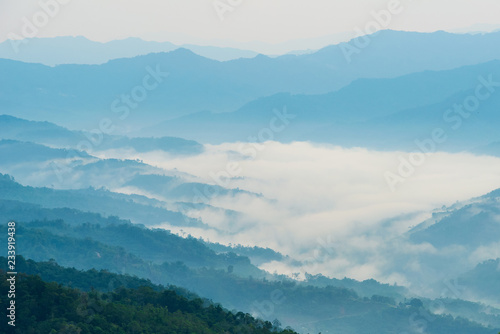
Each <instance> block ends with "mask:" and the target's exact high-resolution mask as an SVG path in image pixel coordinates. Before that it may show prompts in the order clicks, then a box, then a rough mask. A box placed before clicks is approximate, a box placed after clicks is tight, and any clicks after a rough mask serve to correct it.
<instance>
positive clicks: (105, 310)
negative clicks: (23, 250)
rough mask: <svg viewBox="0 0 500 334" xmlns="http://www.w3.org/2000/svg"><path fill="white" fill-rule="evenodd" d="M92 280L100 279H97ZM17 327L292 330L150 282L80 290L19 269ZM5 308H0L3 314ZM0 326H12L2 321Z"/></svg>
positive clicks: (29, 330)
mask: <svg viewBox="0 0 500 334" xmlns="http://www.w3.org/2000/svg"><path fill="white" fill-rule="evenodd" d="M7 278H8V276H7V275H6V274H5V273H4V272H2V273H0V281H1V283H0V284H1V285H0V290H1V291H0V292H1V296H0V304H2V305H6V302H7V301H6V299H7V291H8V282H7ZM97 284H99V283H98V282H97ZM15 301H16V327H15V329H16V332H17V333H23V334H38V333H40V334H46V333H49V334H56V333H61V334H62V333H80V334H115V333H116V334H122V333H123V334H125V333H141V334H149V333H151V334H153V333H154V334H157V333H172V334H176V333H179V334H180V333H183V334H184V333H185V334H190V333H197V334H202V333H203V334H205V333H206V334H211V333H256V334H259V333H262V334H268V333H273V332H276V333H294V332H293V331H292V330H288V329H287V330H281V329H279V328H276V327H275V326H273V324H272V323H271V322H268V321H261V320H256V319H254V318H253V317H252V316H250V315H249V314H245V313H242V312H239V313H236V314H234V313H231V312H228V311H226V310H224V309H223V308H222V307H221V306H219V305H204V301H203V300H201V299H193V300H188V299H186V298H185V297H182V296H179V295H178V294H177V293H176V292H175V291H172V290H163V291H155V289H154V288H153V287H150V286H142V287H139V288H136V289H127V288H119V289H117V290H116V291H114V292H109V293H100V292H98V291H96V290H92V291H91V292H88V293H87V292H82V291H80V290H77V289H72V288H67V287H63V286H61V285H59V284H57V283H46V282H44V281H42V280H41V279H40V277H38V276H33V275H24V274H20V275H19V276H18V279H17V284H16V299H15ZM6 312H7V311H6V308H2V309H1V310H0V316H1V318H2V319H7V318H6ZM0 331H1V332H2V333H8V332H10V331H12V327H9V325H8V324H7V322H6V321H2V322H0Z"/></svg>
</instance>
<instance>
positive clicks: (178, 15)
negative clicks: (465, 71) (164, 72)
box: [0, 0, 500, 53]
mask: <svg viewBox="0 0 500 334" xmlns="http://www.w3.org/2000/svg"><path fill="white" fill-rule="evenodd" d="M44 8H45V12H50V13H49V14H51V15H48V16H47V15H45V17H44V14H43V11H44ZM389 9H392V12H393V13H391V12H388V10H389ZM387 12H388V13H389V14H390V15H389V16H387V15H383V14H380V13H387ZM374 13H378V14H380V15H379V19H378V21H377V20H376V18H375V16H377V15H374ZM27 22H29V23H27ZM37 22H38V27H37V26H35V28H36V30H37V31H36V34H34V35H35V37H54V36H85V37H87V38H88V39H91V40H94V41H100V42H106V41H110V40H116V39H124V38H127V37H140V38H142V39H145V40H154V41H170V42H173V43H175V44H189V43H192V44H202V45H214V46H226V47H238V48H245V49H252V50H255V51H259V52H263V53H282V52H288V51H291V50H303V49H309V48H311V49H314V48H319V47H322V46H324V45H327V44H334V43H338V42H341V41H345V40H349V39H351V38H353V37H355V36H357V35H358V34H359V33H360V32H361V33H365V32H367V30H369V29H367V27H375V29H376V27H377V25H376V24H375V25H374V24H373V23H374V22H380V23H379V24H378V26H379V27H380V28H384V29H393V30H409V31H421V32H431V31H437V30H447V31H461V32H464V31H476V30H481V31H491V30H495V29H498V28H500V1H498V0H476V1H470V0H349V1H347V0H307V1H304V0H251V1H250V0H189V1H186V0H142V1H130V0H106V1H103V0H39V1H36V0H26V1H17V0H0V33H1V34H0V42H1V41H4V40H5V39H7V38H11V39H12V38H15V37H16V36H17V37H21V38H22V37H26V36H24V35H26V34H23V28H24V27H25V26H26V25H29V24H30V23H31V24H35V23H37ZM370 29H371V28H370ZM25 30H26V29H25ZM28 30H29V29H28Z"/></svg>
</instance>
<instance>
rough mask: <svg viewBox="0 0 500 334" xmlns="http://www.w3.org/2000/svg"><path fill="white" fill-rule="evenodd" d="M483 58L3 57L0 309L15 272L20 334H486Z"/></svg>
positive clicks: (496, 76) (194, 50)
mask: <svg viewBox="0 0 500 334" xmlns="http://www.w3.org/2000/svg"><path fill="white" fill-rule="evenodd" d="M367 40H368V41H369V42H368V44H366V43H367V42H366V41H367ZM499 41H500V32H498V31H497V32H490V33H481V34H454V33H449V32H444V31H437V32H433V33H417V32H408V31H395V30H383V31H380V32H378V33H376V34H373V35H372V34H367V35H365V36H360V37H357V38H354V39H352V40H349V41H345V42H342V43H339V44H333V45H328V46H326V47H324V48H321V49H318V50H309V51H308V52H298V51H297V52H296V53H290V54H281V55H262V54H258V53H257V52H255V51H254V50H243V49H237V48H217V47H208V46H200V45H192V44H189V43H183V45H182V47H179V46H178V45H176V43H166V42H165V43H154V42H147V41H144V40H140V39H125V40H120V41H112V42H107V43H97V42H93V41H90V40H88V39H85V38H81V37H70V36H66V37H57V38H56V37H55V38H34V39H27V41H26V43H27V45H25V46H26V48H27V51H26V53H24V54H21V55H17V54H16V53H12V52H11V50H10V47H11V46H12V43H15V42H13V41H12V40H10V41H9V40H6V41H4V42H2V43H0V78H1V79H2V80H1V81H0V226H1V231H2V233H4V234H3V235H4V236H5V237H2V238H0V247H1V248H2V249H5V250H7V249H8V250H11V248H12V245H13V243H15V250H16V252H17V253H15V255H16V256H17V257H16V256H14V262H15V266H14V267H10V266H11V264H10V263H11V262H9V261H12V260H11V258H10V257H9V254H10V253H5V254H0V257H1V263H2V266H1V267H0V269H1V270H0V276H2V279H3V282H4V283H2V284H1V285H0V288H1V290H2V292H1V296H0V301H1V302H2V305H3V303H8V302H9V301H8V299H12V298H11V297H8V298H7V296H8V295H9V294H8V292H9V291H12V283H6V282H10V281H8V279H9V275H10V274H9V272H13V271H14V269H13V268H15V269H16V270H17V272H19V276H16V277H17V278H16V280H17V283H16V284H17V292H18V297H17V298H18V299H17V305H18V306H17V324H18V326H19V327H18V328H20V330H21V331H22V332H23V333H51V334H52V333H145V334H146V333H163V332H164V333H295V332H297V333H320V332H321V333H338V334H340V333H347V334H350V333H353V334H354V333H376V334H378V333H431V334H433V333H436V334H437V333H439V334H448V333H449V334H455V333H463V334H469V333H470V334H472V333H474V334H478V333H485V334H486V333H491V334H496V333H498V332H499V331H500V299H499V296H500V132H499V131H498V128H499V125H500V116H499V115H500V114H499V111H500V49H498V46H499V45H500V44H499V43H498V42H499ZM363 43H365V44H363ZM177 44H179V43H177ZM14 45H17V44H14ZM363 45H365V46H363ZM17 46H19V45H17ZM465 47H467V48H468V50H469V52H468V53H464V52H458V51H460V50H462V49H463V48H465ZM72 48H74V49H75V50H80V52H81V54H75V53H74V52H71V50H72ZM51 50H52V52H54V51H53V50H59V52H58V53H57V57H56V56H53V57H50V56H47V55H50V54H51V53H50V51H51ZM353 50H358V51H359V52H357V51H353ZM85 55H86V56H85ZM351 58H352V59H351ZM14 226H15V229H14ZM13 229H14V231H15V232H13ZM14 234H15V237H14ZM8 236H10V238H8ZM14 239H15V240H14ZM17 272H16V273H15V275H18V273H17ZM12 275H14V274H12ZM4 276H5V277H4ZM53 282H56V284H54V283H53ZM9 289H10V290H9ZM40 300H43V301H44V302H43V303H42V302H39V301H40ZM6 305H7V304H6ZM9 312H10V311H9V310H8V309H6V308H4V307H3V306H2V310H1V311H0V314H1V315H2V317H3V318H4V319H5V318H6V317H8V316H9ZM10 314H12V313H10ZM8 326H9V325H8V323H6V322H5V321H4V322H2V323H1V324H0V329H1V330H0V331H2V333H3V332H5V333H7V331H8V330H10V329H9V327H8Z"/></svg>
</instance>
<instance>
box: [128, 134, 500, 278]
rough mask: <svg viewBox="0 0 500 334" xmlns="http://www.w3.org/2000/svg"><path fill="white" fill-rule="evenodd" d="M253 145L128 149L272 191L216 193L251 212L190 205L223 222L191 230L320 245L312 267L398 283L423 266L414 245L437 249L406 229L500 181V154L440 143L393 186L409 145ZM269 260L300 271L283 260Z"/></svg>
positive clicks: (309, 251)
mask: <svg viewBox="0 0 500 334" xmlns="http://www.w3.org/2000/svg"><path fill="white" fill-rule="evenodd" d="M247 146H248V145H242V144H241V143H226V144H222V145H207V146H206V151H205V152H204V153H203V154H201V155H197V156H191V157H172V156H168V155H167V154H164V153H161V152H152V153H145V154H141V155H140V156H127V158H140V159H142V160H144V162H146V163H149V164H152V165H154V166H158V167H162V168H165V169H169V170H171V169H174V168H175V169H177V170H179V171H181V172H186V173H189V174H192V175H195V176H197V177H198V178H199V179H200V180H203V181H204V182H207V183H211V184H216V183H220V184H221V185H224V186H227V187H229V188H240V189H245V190H248V191H251V192H254V193H259V194H262V195H263V196H262V197H256V196H252V195H248V194H241V195H238V196H235V197H229V196H225V197H221V196H214V197H210V198H209V204H211V205H212V206H214V207H218V208H224V209H227V210H234V211H237V212H240V213H242V215H238V216H237V217H232V216H227V215H226V216H224V215H223V214H221V213H220V212H219V213H218V212H217V210H214V209H212V208H204V209H197V210H194V209H193V210H191V211H190V212H189V214H190V215H192V216H194V217H201V218H202V219H203V220H204V222H205V223H207V224H208V225H210V226H212V227H214V230H212V231H206V230H200V229H189V228H184V229H183V231H184V232H186V233H190V234H192V235H194V236H201V237H204V238H209V239H210V240H211V241H218V242H222V243H226V244H227V243H240V244H244V245H258V246H263V247H271V248H274V249H277V250H279V251H281V252H283V253H285V254H289V255H291V256H292V257H294V258H297V259H299V260H305V259H317V260H318V254H317V253H322V254H323V255H322V256H323V257H322V258H321V259H320V260H318V261H316V262H318V263H320V264H319V265H315V266H311V267H309V269H311V270H308V271H316V272H322V273H324V274H328V275H331V276H335V277H340V278H341V277H344V276H348V277H352V278H356V279H367V278H376V279H380V280H383V281H387V282H391V283H392V282H394V281H398V283H407V282H406V280H407V279H408V278H407V277H405V276H404V274H403V272H409V271H418V270H419V268H420V267H421V266H422V263H420V262H419V261H420V260H419V259H417V258H415V259H413V260H412V259H410V258H411V257H412V256H413V255H412V254H427V255H428V256H433V253H435V250H434V249H433V248H432V246H430V245H427V246H425V245H422V246H418V247H417V246H414V247H413V248H412V247H409V246H408V245H402V244H401V243H402V241H401V240H399V239H398V238H400V236H401V235H402V234H404V233H405V232H407V231H408V230H409V227H410V226H413V225H416V224H418V223H420V222H422V221H423V220H425V219H427V218H429V217H430V214H431V211H432V210H433V209H435V208H440V207H442V206H443V205H451V204H453V203H455V202H457V201H463V200H467V199H470V198H472V197H475V196H480V195H484V194H485V193H487V192H489V191H492V190H494V189H497V188H500V159H499V158H495V157H490V156H475V155H472V154H468V153H458V154H451V153H444V152H438V153H434V154H432V155H431V156H429V157H428V158H427V159H426V162H425V164H423V165H422V166H419V167H418V169H417V170H416V171H415V172H414V174H413V175H412V176H411V177H408V178H406V179H405V181H404V182H403V183H401V184H400V185H398V187H397V189H396V191H391V189H390V187H389V186H388V184H387V182H386V179H385V177H384V174H385V173H386V172H387V171H393V170H395V169H397V167H398V164H399V161H400V160H399V157H400V156H404V155H407V153H403V152H378V151H372V150H367V149H362V148H353V149H345V148H341V147H336V146H328V145H316V144H311V143H307V142H294V143H291V144H283V143H277V142H267V143H265V144H264V145H263V146H261V147H259V150H257V151H258V154H256V156H251V154H248V150H246V151H245V147H247ZM245 152H246V153H245ZM122 158H124V157H122ZM221 176H230V178H228V179H226V178H224V177H221ZM194 197H195V194H193V198H194ZM165 226H167V225H165ZM169 228H170V229H171V230H172V231H176V229H175V228H173V227H169ZM177 231H179V230H177ZM220 231H223V232H220ZM325 245H326V246H325ZM392 247H402V248H404V251H401V249H392ZM394 252H399V254H398V257H399V260H398V261H401V263H404V262H405V261H406V260H405V257H407V264H406V266H407V267H408V268H406V269H404V270H403V268H402V269H401V272H397V271H396V270H394V263H393V261H395V259H394V258H391V257H390V256H391V253H394ZM315 253H316V254H315ZM324 255H326V256H324ZM479 257H481V256H480V255H477V256H476V257H475V258H479ZM482 257H484V255H483V256H482ZM306 262H307V261H306ZM265 268H266V269H268V270H270V271H274V270H278V271H281V272H287V273H291V272H293V271H298V268H292V267H289V266H288V265H286V264H276V263H274V264H268V265H267V267H265Z"/></svg>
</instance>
